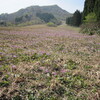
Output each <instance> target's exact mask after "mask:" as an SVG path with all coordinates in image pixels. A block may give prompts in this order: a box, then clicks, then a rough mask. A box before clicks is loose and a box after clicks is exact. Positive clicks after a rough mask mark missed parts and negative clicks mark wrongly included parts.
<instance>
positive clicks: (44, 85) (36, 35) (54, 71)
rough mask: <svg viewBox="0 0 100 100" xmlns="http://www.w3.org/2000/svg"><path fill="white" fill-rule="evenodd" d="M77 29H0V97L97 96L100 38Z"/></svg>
mask: <svg viewBox="0 0 100 100" xmlns="http://www.w3.org/2000/svg"><path fill="white" fill-rule="evenodd" d="M78 30H79V28H73V27H69V26H66V25H63V26H59V27H47V26H46V25H36V26H27V27H8V28H5V27H3V28H0V99H1V100H6V99H7V100H11V99H12V100H99V98H100V37H99V36H97V35H93V36H88V35H83V34H81V33H78Z"/></svg>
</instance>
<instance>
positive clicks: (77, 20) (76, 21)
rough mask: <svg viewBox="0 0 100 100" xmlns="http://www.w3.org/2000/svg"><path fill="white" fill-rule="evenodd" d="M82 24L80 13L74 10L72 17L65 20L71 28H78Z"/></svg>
mask: <svg viewBox="0 0 100 100" xmlns="http://www.w3.org/2000/svg"><path fill="white" fill-rule="evenodd" d="M81 23H82V13H81V12H80V11H79V10H76V11H75V13H74V14H73V16H72V17H69V18H67V19H66V24H68V25H71V26H80V25H81Z"/></svg>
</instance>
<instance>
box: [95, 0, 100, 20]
mask: <svg viewBox="0 0 100 100" xmlns="http://www.w3.org/2000/svg"><path fill="white" fill-rule="evenodd" d="M94 12H95V14H96V16H97V21H100V0H96V1H95V5H94Z"/></svg>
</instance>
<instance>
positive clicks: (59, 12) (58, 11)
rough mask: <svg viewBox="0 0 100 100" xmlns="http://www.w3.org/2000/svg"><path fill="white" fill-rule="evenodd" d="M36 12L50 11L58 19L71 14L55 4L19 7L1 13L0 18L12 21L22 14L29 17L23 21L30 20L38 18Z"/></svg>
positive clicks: (63, 18)
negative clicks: (9, 11) (15, 9)
mask: <svg viewBox="0 0 100 100" xmlns="http://www.w3.org/2000/svg"><path fill="white" fill-rule="evenodd" d="M37 13H51V14H53V15H54V16H55V18H56V19H58V20H65V19H66V17H69V16H71V14H70V13H69V12H67V11H65V10H63V9H62V8H60V7H59V6H57V5H52V6H30V7H27V8H25V9H20V10H19V11H17V12H15V13H11V14H1V15H0V20H3V21H7V22H9V21H10V22H14V21H15V19H16V18H19V17H22V16H24V17H25V18H26V17H27V16H28V18H29V19H25V18H24V20H25V21H30V20H39V18H38V17H37V16H36V14H37Z"/></svg>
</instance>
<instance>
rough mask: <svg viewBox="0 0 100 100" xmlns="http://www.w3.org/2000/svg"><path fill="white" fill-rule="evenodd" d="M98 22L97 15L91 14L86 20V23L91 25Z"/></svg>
mask: <svg viewBox="0 0 100 100" xmlns="http://www.w3.org/2000/svg"><path fill="white" fill-rule="evenodd" d="M96 21H97V17H96V14H95V13H89V14H88V15H87V16H86V17H85V20H84V22H85V23H91V22H96Z"/></svg>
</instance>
